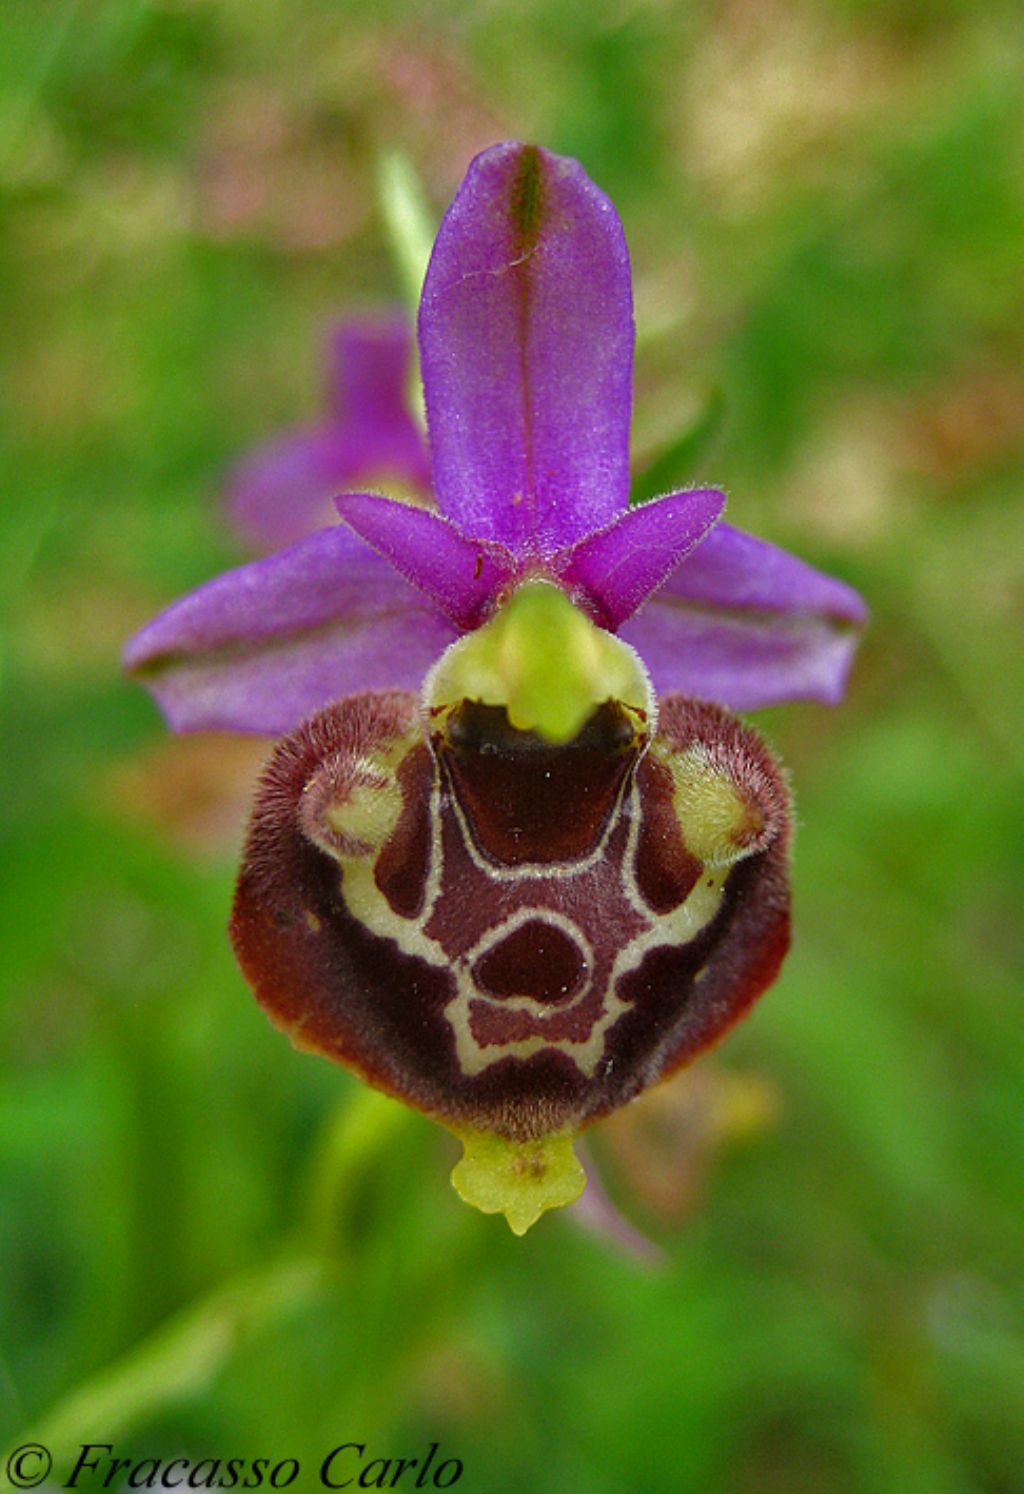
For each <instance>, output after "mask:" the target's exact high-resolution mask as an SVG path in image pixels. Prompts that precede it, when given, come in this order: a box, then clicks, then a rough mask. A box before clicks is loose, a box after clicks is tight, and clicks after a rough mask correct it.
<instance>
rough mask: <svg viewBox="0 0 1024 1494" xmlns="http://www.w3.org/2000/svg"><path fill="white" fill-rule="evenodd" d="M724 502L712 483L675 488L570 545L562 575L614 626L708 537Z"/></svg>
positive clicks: (607, 624) (606, 623) (604, 623)
mask: <svg viewBox="0 0 1024 1494" xmlns="http://www.w3.org/2000/svg"><path fill="white" fill-rule="evenodd" d="M724 503H725V498H724V496H723V494H721V493H719V492H718V491H717V490H716V489H714V488H705V489H696V490H694V491H692V492H688V493H672V494H670V495H669V496H667V497H665V498H658V499H656V500H655V501H654V502H652V503H646V504H644V505H643V507H642V508H634V509H630V510H628V511H627V512H626V513H624V514H620V515H619V517H618V518H617V519H615V520H614V521H613V522H612V523H611V524H610V525H609V526H608V528H607V529H602V530H599V531H598V533H597V534H592V535H590V536H589V537H588V538H587V539H585V540H581V541H580V543H579V544H578V545H576V546H575V548H574V549H573V550H572V551H571V553H570V556H569V559H568V562H567V564H566V566H565V569H564V570H563V571H562V580H563V581H567V582H569V583H570V584H571V585H572V586H574V587H578V588H579V589H580V591H581V592H582V593H583V595H584V596H585V598H586V599H587V601H588V602H589V604H590V606H591V608H592V609H593V610H594V613H595V620H596V621H597V622H599V623H600V624H601V626H602V627H605V628H609V629H611V631H612V632H614V631H615V630H616V629H617V628H618V627H619V626H620V625H621V624H622V623H623V622H625V620H626V618H627V617H631V616H632V615H633V613H634V612H635V611H636V610H637V608H638V607H639V606H640V605H641V604H642V603H643V602H644V601H646V599H647V597H648V596H649V595H650V593H651V592H652V591H655V590H656V589H657V588H658V587H659V586H661V584H662V582H663V581H664V580H665V578H666V577H667V576H668V575H670V574H671V573H672V571H674V570H675V569H676V567H677V566H678V565H679V563H680V561H681V560H682V559H683V557H684V556H686V555H688V554H689V553H690V552H691V551H692V550H693V549H695V548H696V546H697V545H699V544H700V542H701V541H702V540H703V539H704V536H705V535H706V534H707V532H708V530H709V529H710V528H711V526H712V525H713V524H714V523H715V521H716V520H717V518H718V516H719V514H720V513H721V511H722V507H723V505H724Z"/></svg>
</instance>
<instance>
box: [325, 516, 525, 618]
mask: <svg viewBox="0 0 1024 1494" xmlns="http://www.w3.org/2000/svg"><path fill="white" fill-rule="evenodd" d="M335 503H336V505H337V509H338V512H339V514H340V515H341V517H342V518H343V519H344V520H345V523H346V524H349V525H350V526H351V527H352V528H353V529H354V530H355V532H356V534H358V535H359V537H360V538H361V539H363V540H365V541H366V543H367V544H368V545H372V546H373V548H374V549H375V550H376V551H377V553H378V554H379V555H382V556H383V557H384V559H385V560H387V561H388V562H389V563H390V564H391V565H393V566H394V567H395V569H396V570H397V571H399V572H400V574H401V575H403V576H404V577H405V578H406V580H407V581H409V582H411V583H412V585H413V586H416V587H418V588H419V590H420V591H422V592H425V593H426V595H427V596H428V597H430V598H431V600H432V601H434V602H436V603H437V605H438V606H439V607H440V608H441V611H442V612H444V614H445V615H446V616H447V617H449V618H451V620H452V622H453V623H454V624H455V625H456V627H458V628H465V629H469V628H474V627H476V626H477V624H478V623H479V622H480V621H481V619H482V617H483V615H484V613H485V611H486V607H487V603H488V601H489V600H490V598H491V597H492V596H493V595H494V593H495V592H496V591H497V589H498V588H499V587H500V586H501V585H502V584H503V582H505V581H507V580H508V578H509V576H510V575H511V573H512V569H513V566H512V558H511V556H510V555H509V554H508V552H507V551H506V550H504V549H503V548H502V547H500V546H497V545H494V544H484V543H478V542H476V541H474V540H468V539H466V538H465V537H464V536H463V535H461V534H460V533H459V531H458V530H457V529H456V528H455V526H454V525H453V524H451V523H449V522H448V520H447V519H442V518H440V517H439V516H438V515H437V514H432V513H428V512H427V510H426V509H422V508H413V507H411V506H410V505H409V504H405V503H396V502H395V501H394V500H393V499H390V498H381V497H378V496H377V495H375V494H373V493H344V494H343V495H342V496H341V497H340V498H337V499H336V500H335Z"/></svg>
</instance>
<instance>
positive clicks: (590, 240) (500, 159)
mask: <svg viewBox="0 0 1024 1494" xmlns="http://www.w3.org/2000/svg"><path fill="white" fill-rule="evenodd" d="M419 334H420V357H421V363H422V368H423V386H424V395H425V399H426V406H427V419H428V424H429V428H430V439H431V448H432V453H433V462H434V485H435V491H436V493H437V500H438V505H439V507H440V508H441V511H442V512H443V513H445V514H446V515H447V516H448V517H449V518H450V519H452V520H453V521H454V522H455V523H456V524H457V525H458V526H459V528H460V529H461V530H462V531H463V533H465V534H467V535H471V536H472V537H474V538H477V539H491V540H498V541H500V542H501V543H502V544H505V545H507V546H508V547H509V549H510V550H512V551H513V552H514V553H515V554H516V555H517V556H519V557H523V556H530V557H540V556H545V555H550V553H551V552H552V551H554V550H557V549H560V548H562V547H564V546H566V545H568V544H571V543H573V542H574V541H575V540H578V539H580V538H582V537H583V536H584V535H586V534H588V533H590V532H591V531H592V530H594V529H598V528H603V527H604V526H605V525H607V524H608V523H610V521H611V520H612V519H613V518H614V517H615V516H616V515H617V514H618V513H620V512H621V511H622V510H624V509H625V507H626V503H627V499H628V491H629V424H630V405H631V389H632V358H633V314H632V291H631V285H630V272H629V255H628V252H627V249H626V242H625V239H624V237H623V233H622V227H621V224H620V223H619V220H618V217H617V216H616V213H615V209H614V208H613V207H612V205H611V203H610V202H609V201H608V199H607V198H606V197H605V196H604V194H603V193H602V192H600V191H599V190H598V188H597V187H595V186H594V184H593V183H592V182H591V181H590V180H589V179H588V178H587V176H586V175H585V174H584V172H583V171H582V170H581V168H580V167H579V166H578V165H577V164H576V162H575V161H570V160H567V159H565V158H564V157H560V156H553V155H550V154H549V153H548V152H546V151H542V150H539V149H537V148H536V147H535V146H524V145H518V144H510V145H500V146H495V147H493V148H492V149H491V150H487V151H484V152H483V154H482V155H480V156H478V157H477V158H476V160H475V161H474V162H473V164H472V165H471V166H470V168H469V171H468V173H467V175H466V179H465V181H464V182H463V184H462V186H461V188H460V189H459V192H458V194H457V195H456V197H455V200H454V202H453V203H452V205H451V207H450V208H449V210H448V213H447V214H446V216H445V219H444V222H443V223H442V225H441V230H440V232H439V234H438V237H437V242H436V244H435V246H434V253H433V256H432V258H431V261H430V267H429V269H428V271H427V278H426V283H425V285H424V288H423V299H422V302H421V305H420V320H419Z"/></svg>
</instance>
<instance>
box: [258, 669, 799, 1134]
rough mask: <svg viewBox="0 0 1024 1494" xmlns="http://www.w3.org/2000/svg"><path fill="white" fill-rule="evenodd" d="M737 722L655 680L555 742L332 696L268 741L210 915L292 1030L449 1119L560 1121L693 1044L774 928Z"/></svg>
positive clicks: (762, 758) (484, 720) (754, 782)
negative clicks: (653, 712) (224, 887)
mask: <svg viewBox="0 0 1024 1494" xmlns="http://www.w3.org/2000/svg"><path fill="white" fill-rule="evenodd" d="M788 841H789V818H788V796H787V792H786V788H785V784H784V782H783V779H782V776H781V773H780V770H779V768H778V766H777V765H776V763H775V762H774V761H773V759H772V757H771V756H770V754H769V752H768V751H767V749H766V748H765V747H764V745H763V744H762V743H761V741H760V739H759V738H758V737H757V736H756V735H755V734H754V733H753V732H752V731H750V730H749V729H748V728H746V727H745V726H743V725H741V724H740V723H739V722H738V721H737V720H736V719H735V718H734V717H732V716H730V715H729V714H728V713H727V712H725V711H723V710H721V709H720V708H718V707H716V706H711V705H707V704H703V703H700V702H697V701H693V700H689V699H686V698H684V697H682V696H671V695H670V696H668V697H667V698H665V699H663V700H662V701H661V702H660V705H659V712H658V721H657V726H656V728H654V727H653V725H652V722H651V720H650V718H649V717H647V716H645V715H644V713H643V712H638V711H634V710H630V709H628V708H627V707H625V706H623V705H622V704H620V703H618V702H617V701H614V700H608V701H606V702H604V703H603V704H600V705H598V706H596V707H595V709H594V710H593V712H592V714H591V715H590V716H589V718H588V719H587V720H586V721H585V722H584V724H583V725H582V727H581V728H580V729H579V731H578V732H577V734H576V735H575V736H574V737H573V739H572V740H571V741H569V742H566V743H559V744H557V745H556V744H552V743H551V742H550V741H548V740H546V739H545V738H544V737H542V736H540V735H538V734H535V733H534V732H532V731H524V730H520V729H516V728H515V727H513V726H512V725H511V724H510V722H509V719H508V714H507V713H506V711H505V709H504V707H503V706H501V705H484V704H480V703H479V702H474V701H461V702H458V703H455V704H453V705H451V706H449V707H446V708H445V709H444V710H437V711H427V712H426V713H424V712H422V711H421V707H420V703H419V701H418V699H417V697H416V696H414V695H412V694H409V693H404V692H391V693H378V694H366V695H358V696H353V697H351V698H349V699H347V700H343V701H340V702H338V703H337V704H335V705H333V706H331V707H330V708H329V709H327V710H326V711H324V712H322V713H321V714H320V715H318V716H316V717H314V718H313V719H312V720H311V721H309V722H307V723H306V724H305V725H303V726H302V727H300V728H299V729H298V730H297V731H296V732H294V733H293V734H292V735H291V736H289V737H287V738H285V740H284V741H283V742H282V743H281V744H280V745H279V746H278V748H277V750H276V752H275V754H274V756H273V758H272V760H271V762H270V764H269V766H268V768H267V769H266V772H265V775H264V778H263V781H262V784H261V787H260V790H259V794H258V797H257V801H256V805H255V809H254V813H253V818H252V824H251V828H250V831H249V838H248V844H247V847H246V852H245V857H244V861H243V867H242V872H241V876H240V880H239V884H238V891H237V895H236V900H235V906H234V913H233V916H232V923H231V933H232V938H233V941H234V945H235V949H236V952H237V954H238V958H239V961H240V963H241V966H242V969H243V971H244V972H245V975H246V977H247V978H248V980H249V982H250V984H251V985H252V987H253V990H254V991H255V993H256V996H257V998H258V999H259V1001H260V1002H261V1003H262V1005H263V1006H264V1007H265V1008H266V1010H267V1012H268V1013H269V1015H270V1016H271V1018H272V1019H273V1021H274V1022H275V1023H277V1025H279V1026H280V1027H281V1028H283V1029H284V1031H286V1032H287V1033H288V1034H289V1035H290V1037H291V1038H292V1040H293V1042H294V1043H295V1044H296V1045H297V1046H298V1047H301V1048H304V1049H308V1050H311V1051H314V1052H317V1053H321V1054H323V1055H324V1056H326V1057H328V1058H331V1059H334V1060H335V1061H337V1062H339V1063H341V1064H344V1065H345V1066H346V1067H348V1068H350V1069H353V1070H355V1071H356V1072H357V1073H359V1074H360V1075H362V1076H363V1077H364V1078H365V1079H366V1080H367V1081H368V1082H369V1083H371V1084H373V1085H375V1086H376V1087H377V1088H379V1089H382V1090H384V1091H385V1092H387V1093H389V1094H392V1095H394V1096H396V1097H397V1098H399V1099H401V1100H403V1101H405V1102H406V1103H408V1104H410V1105H413V1106H415V1107H417V1108H418V1109H420V1110H422V1111H424V1112H426V1113H427V1114H428V1115H430V1116H432V1117H434V1118H435V1119H437V1120H439V1121H441V1122H443V1123H445V1124H447V1125H448V1126H449V1127H450V1128H452V1129H453V1130H456V1131H458V1132H461V1133H480V1132H485V1133H490V1134H493V1135H497V1136H499V1137H503V1138H506V1139H507V1140H508V1141H509V1142H512V1143H515V1144H516V1145H520V1146H521V1145H523V1144H526V1143H531V1142H533V1141H534V1140H536V1139H538V1138H543V1137H546V1136H551V1135H553V1134H562V1135H564V1134H569V1133H575V1132H576V1131H578V1130H580V1129H581V1128H582V1127H583V1126H585V1125H587V1124H589V1123H590V1122H591V1121H593V1120H595V1119H597V1118H598V1117H600V1116H602V1115H605V1114H607V1113H608V1112H609V1111H612V1110H615V1109H616V1108H617V1107H619V1106H620V1105H623V1104H624V1103H625V1102H626V1101H628V1100H630V1099H631V1098H632V1097H633V1096H634V1095H636V1094H637V1093H638V1092H639V1091H640V1090H642V1089H644V1088H646V1087H647V1086H648V1085H650V1084H652V1083H654V1082H655V1081H656V1080H658V1079H660V1078H662V1077H663V1076H664V1075H666V1074H669V1073H671V1072H672V1071H673V1070H674V1069H677V1068H678V1067H679V1066H680V1065H682V1064H684V1063H686V1062H688V1061H689V1060H690V1059H692V1058H693V1057H694V1056H695V1055H696V1054H697V1053H699V1052H700V1051H701V1050H702V1049H704V1048H706V1047H707V1046H708V1045H709V1044H711V1043H713V1042H715V1041H716V1040H717V1039H718V1038H720V1037H721V1036H722V1034H723V1033H724V1032H725V1031H726V1030H727V1029H728V1028H729V1027H730V1026H731V1025H732V1023H733V1022H735V1021H736V1020H737V1018H739V1017H740V1016H741V1015H742V1014H743V1013H744V1012H745V1011H746V1010H747V1008H748V1007H749V1006H750V1005H751V1003H752V1002H753V1001H754V1000H755V999H756V997H757V996H758V995H760V993H761V992H762V991H763V990H764V989H765V988H766V987H767V986H768V985H769V984H770V983H771V982H772V980H773V979H774V978H775V975H776V974H777V972H778V969H779V966H780V964H781V962H782V959H783V956H784V955H785V952H786V949H787V947H788V942H789V891H788Z"/></svg>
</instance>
